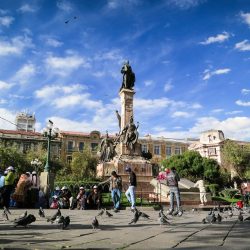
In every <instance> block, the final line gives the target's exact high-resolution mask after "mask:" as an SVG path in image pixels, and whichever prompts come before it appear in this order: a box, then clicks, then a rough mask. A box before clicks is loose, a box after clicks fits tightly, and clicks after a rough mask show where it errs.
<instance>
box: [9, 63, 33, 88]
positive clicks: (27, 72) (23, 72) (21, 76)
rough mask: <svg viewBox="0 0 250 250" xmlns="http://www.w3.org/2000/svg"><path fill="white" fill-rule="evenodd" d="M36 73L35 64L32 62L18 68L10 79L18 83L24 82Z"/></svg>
mask: <svg viewBox="0 0 250 250" xmlns="http://www.w3.org/2000/svg"><path fill="white" fill-rule="evenodd" d="M35 74H36V66H35V65H34V64H32V63H29V64H25V65H23V66H22V68H20V69H19V70H18V71H17V73H16V74H15V75H14V77H13V78H12V80H13V81H14V82H18V83H20V84H25V83H27V82H28V81H30V80H31V78H32V77H34V76H35Z"/></svg>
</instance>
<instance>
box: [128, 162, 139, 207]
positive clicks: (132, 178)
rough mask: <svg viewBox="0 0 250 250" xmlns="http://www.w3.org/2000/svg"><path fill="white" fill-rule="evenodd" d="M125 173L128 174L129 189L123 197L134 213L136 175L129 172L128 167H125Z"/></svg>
mask: <svg viewBox="0 0 250 250" xmlns="http://www.w3.org/2000/svg"><path fill="white" fill-rule="evenodd" d="M125 171H126V172H127V173H128V174H129V187H128V189H127V191H126V192H125V195H126V197H127V199H128V201H129V203H130V204H131V210H132V211H134V210H135V207H136V197H135V191H136V186H137V182H136V174H135V173H134V172H133V171H132V170H131V168H130V167H128V166H127V167H126V168H125Z"/></svg>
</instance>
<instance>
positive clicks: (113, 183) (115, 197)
mask: <svg viewBox="0 0 250 250" xmlns="http://www.w3.org/2000/svg"><path fill="white" fill-rule="evenodd" d="M107 182H109V183H110V184H109V191H110V192H111V197H112V201H113V204H114V212H115V213H116V212H118V210H119V209H120V202H121V195H122V178H121V176H120V175H118V174H117V173H116V171H112V172H111V176H110V177H109V178H108V179H107V180H106V181H103V182H101V183H99V185H102V184H104V183H107Z"/></svg>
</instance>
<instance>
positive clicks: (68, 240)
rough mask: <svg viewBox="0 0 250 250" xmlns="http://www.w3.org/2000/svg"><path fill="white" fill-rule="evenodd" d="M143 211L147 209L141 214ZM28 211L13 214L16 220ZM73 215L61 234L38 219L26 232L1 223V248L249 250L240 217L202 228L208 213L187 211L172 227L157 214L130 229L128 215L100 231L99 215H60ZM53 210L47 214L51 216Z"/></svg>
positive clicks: (104, 220) (107, 221)
mask: <svg viewBox="0 0 250 250" xmlns="http://www.w3.org/2000/svg"><path fill="white" fill-rule="evenodd" d="M142 210H143V209H142ZM23 212H24V210H20V209H15V210H12V215H10V220H12V221H13V220H14V218H17V217H18V216H19V215H20V214H22V213H23ZM61 212H62V215H64V216H67V215H69V216H70V218H71V225H70V227H69V229H67V230H61V229H60V228H59V226H58V225H57V224H51V223H48V222H47V221H46V219H44V218H40V217H39V216H38V210H33V209H31V210H28V213H31V214H34V215H35V216H36V218H37V220H36V222H34V223H33V224H31V225H30V226H29V227H28V228H22V227H17V228H14V227H13V222H11V221H4V220H3V219H2V218H0V249H169V248H177V249H250V230H249V226H250V222H244V223H239V222H237V215H235V216H233V217H232V218H231V219H228V220H226V221H222V223H221V224H213V225H210V224H202V223H201V220H202V219H203V218H204V217H205V216H206V214H207V212H206V211H198V212H195V213H192V212H190V211H186V212H184V214H183V216H182V217H171V216H170V223H171V225H164V226H160V225H159V222H158V212H157V211H145V212H146V213H147V214H149V215H150V217H151V219H150V220H147V219H143V218H141V219H140V220H139V221H138V223H137V224H135V225H128V223H129V222H130V221H131V218H132V217H133V214H132V213H131V212H130V211H128V210H121V211H120V212H119V213H113V212H112V211H111V212H112V213H113V217H112V218H108V217H107V216H106V215H103V216H102V217H98V220H99V223H100V229H96V230H93V229H92V227H91V221H92V220H93V218H94V216H95V215H97V214H98V211H96V210H84V211H80V210H66V209H65V210H61ZM54 213H55V210H51V209H49V210H45V214H46V216H51V215H53V214H54Z"/></svg>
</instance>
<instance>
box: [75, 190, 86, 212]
mask: <svg viewBox="0 0 250 250" xmlns="http://www.w3.org/2000/svg"><path fill="white" fill-rule="evenodd" d="M76 200H77V208H78V210H79V209H81V210H86V208H87V206H86V204H87V192H86V191H85V188H84V187H80V188H79V193H78V195H77V197H76Z"/></svg>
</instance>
